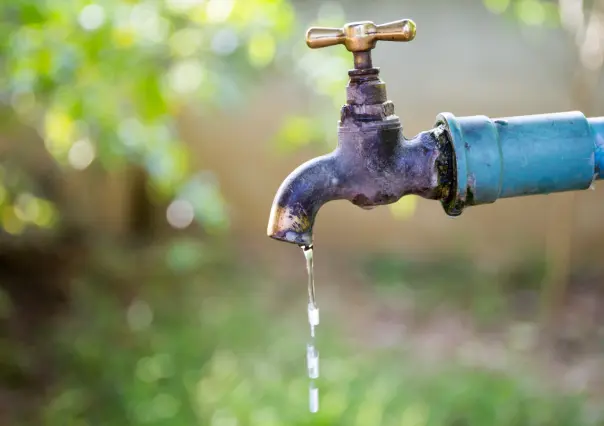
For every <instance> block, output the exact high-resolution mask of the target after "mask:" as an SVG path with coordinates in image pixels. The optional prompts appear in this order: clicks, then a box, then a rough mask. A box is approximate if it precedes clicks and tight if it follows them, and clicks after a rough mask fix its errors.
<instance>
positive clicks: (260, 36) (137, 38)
mask: <svg viewBox="0 0 604 426" xmlns="http://www.w3.org/2000/svg"><path fill="white" fill-rule="evenodd" d="M0 15H1V16H2V17H3V19H2V23H0V66H1V67H2V70H3V72H2V73H0V96H1V97H0V99H2V100H3V101H5V103H7V104H9V105H10V107H12V109H14V111H15V112H16V113H17V114H18V117H19V118H20V119H21V120H22V121H23V122H25V123H27V124H30V125H32V126H33V127H35V128H36V129H37V130H38V131H39V133H40V135H41V137H42V138H43V140H44V144H45V147H46V149H47V150H48V152H49V153H50V154H51V155H52V156H53V157H54V159H56V161H57V162H58V163H59V164H60V165H61V166H64V167H71V168H74V169H78V170H82V169H85V168H87V167H88V166H89V165H90V164H91V163H93V162H95V161H98V163H99V164H100V165H101V166H103V168H104V169H112V168H115V167H119V166H123V165H125V164H135V165H140V166H141V167H143V168H144V170H146V172H147V173H148V176H149V179H150V182H151V185H150V186H151V188H152V189H153V192H154V194H153V195H154V196H157V197H160V199H164V198H167V197H172V196H175V195H178V191H179V189H180V188H182V187H183V186H186V187H187V190H188V191H191V190H192V189H194V185H191V184H190V183H189V182H188V179H189V178H190V177H191V166H190V162H189V154H188V152H187V150H186V147H185V145H184V144H182V143H180V140H179V135H178V131H177V122H176V120H177V118H178V116H179V113H180V112H181V111H182V110H183V108H185V107H186V106H187V105H191V104H193V105H197V106H199V107H200V108H202V109H205V110H208V109H212V108H216V107H218V108H220V107H223V106H227V105H229V104H231V103H233V102H236V101H238V100H240V99H241V97H242V95H243V94H244V91H245V89H246V88H247V87H249V86H251V85H253V83H254V82H255V81H256V80H257V78H258V76H259V75H260V74H261V73H262V72H263V71H264V70H265V69H266V68H267V67H269V66H270V65H271V64H273V62H274V60H275V57H276V56H277V55H278V54H279V53H282V52H281V51H282V50H285V51H287V48H288V46H289V45H288V41H287V40H288V35H289V33H290V31H291V30H292V27H293V24H294V10H293V8H292V7H291V5H290V4H289V3H288V2H287V1H286V0H246V1H234V0H208V1H202V0H168V1H165V2H158V1H153V0H147V1H131V0H108V1H104V2H99V3H93V2H90V1H86V0H79V1H72V2H68V3H65V2H63V1H60V0H48V1H44V2H39V1H36V0H19V1H11V2H3V3H2V4H1V5H0ZM198 187H199V188H201V189H200V190H201V191H203V186H199V185H198ZM206 192H207V191H206ZM17 196H18V194H17ZM12 201H14V200H11V202H12ZM220 201H221V200H220V199H219V198H218V199H214V200H211V202H213V203H220ZM30 210H31V209H30ZM16 211H17V210H15V212H16ZM5 216H6V215H5ZM3 222H6V220H3ZM215 222H216V223H217V224H219V225H221V224H222V222H221V221H220V220H216V221H215ZM13 228H14V229H15V230H18V229H17V227H13Z"/></svg>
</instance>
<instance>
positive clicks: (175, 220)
mask: <svg viewBox="0 0 604 426" xmlns="http://www.w3.org/2000/svg"><path fill="white" fill-rule="evenodd" d="M166 218H167V219H168V223H169V224H170V226H172V227H174V228H177V229H184V228H186V227H187V226H189V225H191V223H193V219H194V218H195V212H194V210H193V206H192V205H191V203H190V202H188V201H187V200H174V201H173V202H172V203H171V204H170V205H169V206H168V210H167V211H166Z"/></svg>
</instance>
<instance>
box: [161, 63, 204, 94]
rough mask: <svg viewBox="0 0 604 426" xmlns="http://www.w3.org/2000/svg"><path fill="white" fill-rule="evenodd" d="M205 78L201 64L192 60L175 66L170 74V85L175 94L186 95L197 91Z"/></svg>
mask: <svg viewBox="0 0 604 426" xmlns="http://www.w3.org/2000/svg"><path fill="white" fill-rule="evenodd" d="M203 78H204V70H203V68H202V67H201V64H200V63H199V62H198V61H195V60H193V59H190V60H186V61H180V62H177V63H176V64H174V66H173V67H172V69H171V70H170V73H169V74H168V84H169V85H170V88H171V89H172V90H173V91H174V92H176V93H178V94H180V95H184V94H187V93H191V92H194V91H195V90H197V89H198V88H199V86H200V85H201V83H202V81H203Z"/></svg>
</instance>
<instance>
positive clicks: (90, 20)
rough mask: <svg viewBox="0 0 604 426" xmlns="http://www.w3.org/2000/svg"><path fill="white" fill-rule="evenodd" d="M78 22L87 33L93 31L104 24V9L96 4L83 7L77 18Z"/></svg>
mask: <svg viewBox="0 0 604 426" xmlns="http://www.w3.org/2000/svg"><path fill="white" fill-rule="evenodd" d="M78 22H79V24H80V26H81V27H82V28H84V29H85V30H87V31H94V30H96V29H97V28H99V27H101V26H102V25H103V23H105V9H103V6H101V5H98V4H89V5H87V6H84V8H83V9H82V11H81V12H80V14H79V16H78Z"/></svg>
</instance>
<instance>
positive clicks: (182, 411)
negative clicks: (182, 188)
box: [42, 242, 598, 426]
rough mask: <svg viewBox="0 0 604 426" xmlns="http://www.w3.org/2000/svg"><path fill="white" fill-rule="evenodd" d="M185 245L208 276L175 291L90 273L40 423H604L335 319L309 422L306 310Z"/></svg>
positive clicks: (545, 395)
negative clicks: (127, 294) (375, 346)
mask: <svg viewBox="0 0 604 426" xmlns="http://www.w3.org/2000/svg"><path fill="white" fill-rule="evenodd" d="M178 247H179V248H178V251H179V252H180V253H181V254H182V253H183V252H185V251H187V250H191V251H195V252H196V253H197V254H199V253H202V254H201V255H200V256H201V258H203V259H205V266H204V267H202V268H201V269H197V271H192V270H190V269H189V270H188V271H189V272H187V273H185V274H184V275H183V269H182V268H181V267H180V266H179V269H178V271H177V272H178V280H176V279H174V278H175V276H172V275H170V274H167V271H166V270H164V269H163V266H160V264H159V263H155V267H154V271H152V273H150V274H149V276H152V277H156V278H152V279H150V280H148V281H145V282H144V283H141V285H140V289H139V291H138V293H137V296H136V298H134V299H128V300H123V299H122V300H120V299H119V298H118V297H116V296H114V295H112V296H110V295H109V293H108V292H107V291H106V289H105V288H104V286H103V285H98V284H100V283H98V282H97V280H98V279H97V278H95V277H94V276H88V277H86V278H85V280H84V281H81V282H80V283H79V285H78V287H77V291H76V294H75V300H74V303H73V306H74V311H73V312H72V314H71V317H70V318H69V319H67V320H66V322H65V323H64V324H63V327H62V328H61V330H60V332H59V334H58V335H57V336H56V340H55V342H54V345H53V347H54V348H55V351H56V353H55V354H54V359H57V360H58V370H57V371H55V376H56V377H58V378H60V379H59V382H58V383H57V385H56V386H55V387H54V388H53V389H52V391H51V392H50V393H49V400H48V403H47V405H46V407H45V409H44V412H43V417H44V421H43V423H42V424H44V425H47V426H54V425H56V426H59V425H60V426H63V425H65V424H77V425H94V424H103V425H107V426H113V425H116V426H117V425H124V424H129V425H139V424H140V425H143V424H158V425H183V424H186V425H222V424H224V425H231V424H237V425H262V426H267V425H268V426H270V425H310V424H316V425H346V426H350V425H358V426H365V425H385V426H390V425H392V426H395V425H403V426H407V425H409V426H411V425H415V426H418V425H426V426H432V425H433V426H453V425H467V426H474V425H476V426H483V425H485V424H488V425H493V426H498V425H501V426H509V425H510V424H514V425H518V426H533V425H535V426H536V425H543V424H547V425H550V426H558V425H560V426H562V425H572V426H583V425H590V424H594V425H595V424H597V422H596V420H598V419H596V418H593V419H592V420H590V419H589V418H588V417H587V416H588V414H590V413H588V412H587V411H586V405H585V402H584V401H583V400H582V399H581V398H580V397H579V396H577V395H560V394H556V393H554V392H551V391H547V390H545V387H544V386H543V385H541V384H539V382H538V380H537V378H536V377H531V376H530V375H524V376H521V375H520V374H518V375H514V374H512V373H506V372H495V371H488V370H483V369H479V368H468V367H462V366H460V365H456V364H453V365H450V366H448V367H438V368H436V367H434V366H430V367H428V368H423V367H422V363H419V362H418V360H417V359H414V358H412V357H410V356H408V355H405V354H401V353H400V352H399V351H396V352H391V351H384V352H379V351H377V350H371V351H368V352H367V351H365V352H362V353H357V354H354V355H353V354H352V353H351V350H350V348H348V347H347V346H346V345H344V344H343V339H342V338H340V337H339V336H338V335H337V334H336V332H335V327H334V326H333V319H330V321H325V323H324V324H323V325H322V327H321V334H320V335H319V339H320V340H319V345H320V348H321V379H320V382H319V387H320V404H321V407H320V411H319V412H318V413H317V414H314V415H312V414H310V413H309V412H308V405H307V404H308V380H307V379H306V377H305V369H304V343H305V341H306V335H307V333H308V330H307V329H306V326H305V322H304V314H303V308H304V301H303V300H302V301H300V303H299V304H297V305H299V307H300V308H301V311H300V315H297V312H293V310H292V309H285V308H284V307H283V305H282V303H279V302H276V301H274V300H272V299H271V298H270V297H268V298H267V295H268V294H269V293H267V292H266V291H262V290H261V289H262V284H261V282H262V281H263V279H261V277H259V276H257V272H258V271H251V273H250V271H249V270H247V269H246V270H237V269H236V268H232V266H231V267H229V262H228V261H226V263H224V262H225V260H224V259H221V258H220V256H218V257H216V253H214V254H213V256H214V257H213V258H211V259H209V258H207V255H209V252H204V250H203V248H200V247H195V245H194V244H193V243H192V242H187V243H185V244H184V245H182V244H181V245H179V246H178ZM173 249H174V248H172V249H170V250H173ZM204 253H205V254H204ZM200 256H197V260H199V259H200ZM159 277H161V278H159ZM170 277H171V278H170ZM167 281H170V282H171V285H169V286H165V283H166V282H167ZM162 284H164V285H162ZM270 285H271V286H272V287H274V284H270ZM252 289H253V290H252ZM275 304H278V305H279V309H278V312H279V314H278V317H277V316H275V313H274V312H275V309H274V308H271V306H273V305H275ZM292 306H296V304H295V303H294V304H293V305H292ZM288 308H291V306H288ZM271 312H273V313H271ZM288 312H289V313H288ZM326 314H327V315H328V316H329V313H326ZM330 323H331V325H330ZM366 349H367V348H366Z"/></svg>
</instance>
